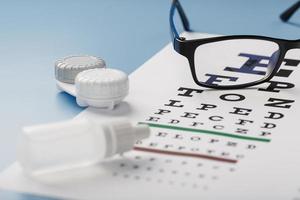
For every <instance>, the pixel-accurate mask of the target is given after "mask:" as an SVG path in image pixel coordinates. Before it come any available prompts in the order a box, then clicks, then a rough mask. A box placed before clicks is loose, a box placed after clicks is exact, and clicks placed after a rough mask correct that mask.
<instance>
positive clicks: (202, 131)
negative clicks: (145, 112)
mask: <svg viewBox="0 0 300 200" xmlns="http://www.w3.org/2000/svg"><path fill="white" fill-rule="evenodd" d="M139 124H147V125H149V126H150V127H153V128H163V129H172V130H178V131H188V132H195V133H204V134H211V135H218V136H223V137H231V138H236V139H241V140H253V141H258V142H271V139H268V138H258V137H250V136H244V135H235V134H231V133H224V132H218V131H211V130H203V129H193V128H186V127H179V126H170V125H164V124H154V123H145V122H140V123H139Z"/></svg>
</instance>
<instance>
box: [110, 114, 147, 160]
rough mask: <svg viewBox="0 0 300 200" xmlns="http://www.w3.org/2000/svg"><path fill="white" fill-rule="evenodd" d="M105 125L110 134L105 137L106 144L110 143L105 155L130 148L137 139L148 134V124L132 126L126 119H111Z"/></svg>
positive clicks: (111, 154) (122, 151)
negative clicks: (111, 120)
mask: <svg viewBox="0 0 300 200" xmlns="http://www.w3.org/2000/svg"><path fill="white" fill-rule="evenodd" d="M107 127H108V128H107V130H109V132H110V134H109V135H110V136H109V137H107V144H110V145H107V152H106V157H110V156H113V155H115V154H120V153H124V152H126V151H129V150H132V148H133V146H134V144H135V142H136V141H137V140H142V139H145V138H147V137H149V136H150V128H149V126H148V125H144V124H138V125H136V126H132V125H131V123H130V122H129V121H128V120H117V121H113V122H110V123H109V124H107ZM107 135H108V134H107Z"/></svg>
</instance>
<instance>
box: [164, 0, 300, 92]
mask: <svg viewBox="0 0 300 200" xmlns="http://www.w3.org/2000/svg"><path fill="white" fill-rule="evenodd" d="M299 7H300V1H298V2H297V3H296V4H294V5H293V6H292V7H291V8H289V9H288V10H286V11H285V12H284V13H283V14H282V15H281V16H280V17H281V19H282V20H283V21H287V20H288V19H289V18H290V17H291V15H292V14H293V13H294V12H295V11H296V10H297V9H298V8H299ZM176 10H177V11H178V14H179V16H180V19H181V22H182V25H183V28H184V30H185V31H187V32H191V29H190V25H189V21H188V18H187V17H186V14H185V12H184V10H183V8H182V6H181V4H180V2H179V0H173V1H172V6H171V9H170V15H169V23H170V32H171V39H172V43H173V47H174V50H175V51H176V52H178V53H179V54H181V55H183V56H185V57H186V58H187V59H188V61H189V65H190V69H191V72H192V77H193V80H194V82H195V83H196V84H197V85H199V86H202V87H207V88H213V89H241V88H246V87H251V86H255V85H258V84H261V83H265V82H267V81H269V80H270V79H272V78H273V77H274V76H275V74H276V73H277V71H278V69H279V68H280V65H281V63H282V62H283V59H284V57H285V54H286V52H287V51H288V50H290V49H296V48H300V39H299V40H286V39H279V38H272V37H266V36H258V35H232V36H219V37H212V38H203V39H192V40H187V39H186V38H184V37H180V36H179V34H178V32H177V29H176V27H175V23H174V15H175V11H176ZM233 39H256V40H264V41H271V42H275V43H276V44H277V45H278V47H279V56H278V59H277V63H276V65H275V66H274V67H273V69H272V71H271V73H269V75H268V76H266V77H265V78H263V79H261V80H258V81H254V82H250V83H245V84H240V85H211V84H205V83H204V82H200V81H199V80H198V79H197V76H196V70H195V63H194V54H195V50H196V49H197V47H199V46H200V45H203V44H207V43H212V42H218V41H223V40H233Z"/></svg>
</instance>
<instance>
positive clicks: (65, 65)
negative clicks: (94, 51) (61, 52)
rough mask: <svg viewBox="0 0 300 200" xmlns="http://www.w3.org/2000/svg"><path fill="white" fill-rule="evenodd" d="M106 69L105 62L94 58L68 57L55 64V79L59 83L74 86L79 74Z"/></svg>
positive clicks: (83, 56) (85, 56) (84, 56)
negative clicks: (96, 69)
mask: <svg viewBox="0 0 300 200" xmlns="http://www.w3.org/2000/svg"><path fill="white" fill-rule="evenodd" d="M104 67H105V62H104V60H102V59H100V58H97V57H94V56H87V55H82V56H80V55H78V56H68V57H65V58H62V59H59V60H58V61H56V62H55V78H56V80H58V81H61V82H64V83H72V84H73V83H74V81H75V77H76V76H77V74H78V73H80V72H82V71H84V70H88V69H94V68H104Z"/></svg>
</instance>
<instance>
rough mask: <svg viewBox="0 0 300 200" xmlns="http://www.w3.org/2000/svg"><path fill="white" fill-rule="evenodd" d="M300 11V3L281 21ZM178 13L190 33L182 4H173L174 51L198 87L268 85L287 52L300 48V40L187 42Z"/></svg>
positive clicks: (222, 38)
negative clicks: (181, 33) (178, 26)
mask: <svg viewBox="0 0 300 200" xmlns="http://www.w3.org/2000/svg"><path fill="white" fill-rule="evenodd" d="M299 7H300V1H298V2H297V3H296V4H294V5H293V6H292V7H290V8H289V9H287V10H286V11H285V12H284V13H282V14H281V15H280V18H281V19H282V20H283V21H287V20H288V19H289V18H290V17H291V16H292V15H293V14H294V12H295V11H296V10H297V9H298V8H299ZM175 11H178V14H179V17H180V19H181V22H182V24H183V28H184V30H185V31H191V29H190V26H189V21H188V19H187V17H186V15H185V13H184V10H183V8H182V6H181V4H180V2H179V0H173V2H172V6H171V10H170V16H169V21H170V30H171V38H172V42H173V47H174V49H175V51H176V52H178V53H179V54H181V55H183V56H185V57H186V58H187V59H188V61H189V65H190V68H191V72H192V76H193V79H194V81H195V83H196V84H197V85H199V86H203V87H208V88H215V89H240V88H245V87H250V86H254V85H258V84H261V83H264V82H267V81H269V80H270V79H271V78H273V77H274V75H275V74H276V72H277V71H278V69H279V67H280V65H281V63H282V62H283V59H284V56H285V54H286V52H287V51H288V50H290V49H294V48H300V40H284V39H277V38H271V37H264V36H256V35H236V36H220V37H212V38H204V39H193V40H187V39H186V38H184V37H180V36H179V34H178V32H177V29H176V27H175V23H174V15H175Z"/></svg>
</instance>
